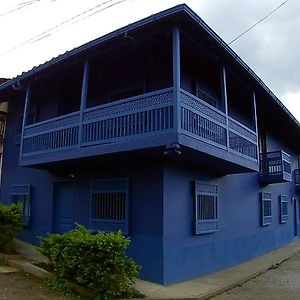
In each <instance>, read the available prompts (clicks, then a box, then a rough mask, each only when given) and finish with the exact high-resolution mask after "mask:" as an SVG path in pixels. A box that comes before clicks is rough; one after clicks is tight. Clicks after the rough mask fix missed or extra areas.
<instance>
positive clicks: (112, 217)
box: [90, 178, 128, 234]
mask: <svg viewBox="0 0 300 300" xmlns="http://www.w3.org/2000/svg"><path fill="white" fill-rule="evenodd" d="M90 223H91V224H90V226H91V229H92V230H95V231H104V232H113V231H118V230H121V231H122V233H123V234H128V179H126V178H121V179H107V180H99V181H94V182H92V183H91V222H90Z"/></svg>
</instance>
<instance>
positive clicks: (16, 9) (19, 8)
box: [0, 0, 41, 17]
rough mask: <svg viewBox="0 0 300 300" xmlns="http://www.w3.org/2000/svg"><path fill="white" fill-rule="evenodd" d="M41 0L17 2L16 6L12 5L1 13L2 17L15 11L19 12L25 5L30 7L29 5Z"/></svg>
mask: <svg viewBox="0 0 300 300" xmlns="http://www.w3.org/2000/svg"><path fill="white" fill-rule="evenodd" d="M40 1H41V0H32V1H26V2H22V3H19V4H16V5H14V6H12V7H11V9H10V10H8V11H6V12H4V13H0V17H4V16H6V15H9V14H12V13H14V12H17V11H19V10H21V9H23V8H25V7H28V6H31V5H33V4H35V3H37V2H40Z"/></svg>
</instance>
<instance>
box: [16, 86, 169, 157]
mask: <svg viewBox="0 0 300 300" xmlns="http://www.w3.org/2000/svg"><path fill="white" fill-rule="evenodd" d="M80 126H82V130H81V131H80V130H79V127H80ZM172 130H173V89H172V88H167V89H163V90H159V91H155V92H151V93H147V94H144V95H140V96H136V97H132V98H128V99H124V100H120V101H115V102H112V103H108V104H104V105H99V106H95V107H93V108H89V109H86V110H85V111H84V112H83V121H82V124H81V123H80V112H79V111H78V112H74V113H71V114H67V115H63V116H59V117H55V118H53V119H50V120H46V121H42V122H39V123H36V124H32V125H28V126H25V128H24V135H23V148H22V149H23V151H22V156H30V155H36V154H39V153H46V152H53V151H61V150H67V149H73V148H78V147H84V146H89V145H95V144H101V143H109V142H119V141H122V140H128V139H135V138H137V137H138V136H145V135H149V136H151V135H157V134H162V133H168V132H171V131H172ZM80 132H82V137H81V139H79V134H80ZM79 141H81V144H80V145H79Z"/></svg>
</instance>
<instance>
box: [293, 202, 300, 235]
mask: <svg viewBox="0 0 300 300" xmlns="http://www.w3.org/2000/svg"><path fill="white" fill-rule="evenodd" d="M299 201H300V200H299ZM293 203H294V236H297V235H298V224H297V223H298V218H297V201H296V199H294V201H293Z"/></svg>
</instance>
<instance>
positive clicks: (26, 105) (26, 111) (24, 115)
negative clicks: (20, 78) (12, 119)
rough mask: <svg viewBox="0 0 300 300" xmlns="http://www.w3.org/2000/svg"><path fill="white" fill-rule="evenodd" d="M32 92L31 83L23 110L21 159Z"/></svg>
mask: <svg viewBox="0 0 300 300" xmlns="http://www.w3.org/2000/svg"><path fill="white" fill-rule="evenodd" d="M31 93H32V88H31V85H30V84H29V85H28V86H27V90H26V96H25V104H24V112H23V121H22V132H21V144H20V159H21V158H22V153H23V137H24V129H25V126H26V125H27V120H28V111H29V105H30V98H31Z"/></svg>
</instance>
